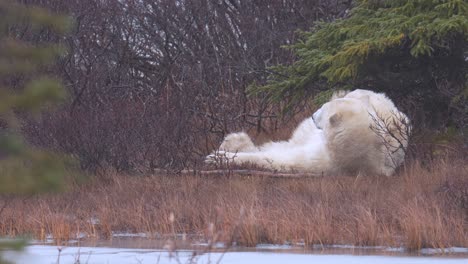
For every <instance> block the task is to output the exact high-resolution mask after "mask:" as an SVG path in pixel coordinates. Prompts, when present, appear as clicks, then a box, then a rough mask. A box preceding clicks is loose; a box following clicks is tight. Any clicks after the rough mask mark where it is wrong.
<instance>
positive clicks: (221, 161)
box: [205, 150, 237, 165]
mask: <svg viewBox="0 0 468 264" xmlns="http://www.w3.org/2000/svg"><path fill="white" fill-rule="evenodd" d="M236 156H237V153H232V152H228V151H222V150H220V151H216V152H215V153H213V154H210V155H208V156H206V158H205V163H206V164H214V165H228V164H229V163H232V162H233V161H234V159H235V158H236Z"/></svg>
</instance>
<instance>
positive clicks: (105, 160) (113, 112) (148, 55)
mask: <svg viewBox="0 0 468 264" xmlns="http://www.w3.org/2000/svg"><path fill="white" fill-rule="evenodd" d="M22 2H24V3H26V4H39V5H41V6H46V7H48V8H51V9H53V10H55V11H56V12H61V13H66V14H69V15H71V16H72V17H73V18H74V19H75V22H76V23H75V28H74V30H73V31H72V32H71V34H69V35H68V36H67V37H66V38H59V37H57V36H55V35H54V34H51V33H50V32H41V34H32V33H30V32H29V31H28V29H27V28H24V29H20V30H19V32H20V33H19V34H18V36H19V37H20V38H23V39H29V40H33V41H37V42H42V41H46V40H50V39H53V40H57V41H60V42H62V43H64V44H66V46H67V48H68V55H67V56H66V57H65V58H64V59H63V60H61V61H60V62H59V63H58V66H57V67H56V68H54V69H51V70H53V71H54V72H55V73H56V74H58V75H59V76H61V77H62V78H63V79H64V81H65V85H66V87H67V88H68V89H69V91H70V94H71V98H70V101H69V102H68V103H67V104H65V105H63V107H62V108H61V109H60V110H59V111H56V112H54V113H53V114H45V115H43V117H42V120H41V121H40V122H38V123H37V122H28V124H27V125H26V126H25V131H26V132H27V133H28V135H29V138H30V139H31V140H32V141H33V142H34V143H36V144H39V145H45V146H52V147H54V148H56V149H59V150H61V151H65V152H67V153H70V154H72V155H73V156H76V157H78V158H79V159H80V160H81V162H82V164H83V166H84V167H85V168H90V169H96V168H99V167H101V166H108V165H110V166H113V167H116V168H117V169H120V170H128V169H134V168H140V169H148V168H150V169H151V168H155V167H158V168H177V167H179V168H180V167H184V166H188V165H193V164H194V163H196V162H200V161H201V158H200V157H202V156H203V155H206V153H208V152H209V151H210V150H211V149H213V148H214V146H213V145H212V144H213V143H216V144H217V141H218V140H219V139H220V138H221V137H222V136H223V135H224V134H225V133H226V132H230V131H233V130H240V129H254V130H255V131H257V132H262V131H265V130H267V129H269V128H270V127H271V126H270V127H268V124H275V122H276V121H277V120H278V118H277V112H278V111H277V110H278V108H279V107H278V106H271V105H268V104H267V101H266V99H265V98H262V97H255V98H250V99H249V98H247V96H246V87H247V86H248V85H249V84H251V83H253V82H259V83H262V82H263V81H264V80H265V78H266V76H267V74H268V71H269V70H268V67H270V66H273V65H277V64H279V63H286V62H289V61H292V59H293V56H292V55H291V54H290V52H289V51H287V50H284V49H282V48H281V46H282V45H286V44H291V43H293V42H294V41H295V38H296V36H295V31H296V30H297V29H303V30H305V29H308V28H309V27H310V26H312V25H313V24H314V21H318V20H323V21H331V20H333V19H334V18H336V17H339V16H343V15H344V14H345V10H346V9H347V8H348V7H349V6H350V5H351V1H338V0H336V1H328V0H327V1H325V0H314V1H310V0H294V1H281V0H274V1H241V0H223V1H208V0H207V1H204V0H199V1H173V0H158V1H154V0H125V1H118V0H107V1H98V0H59V1H57V0H40V1H39V0H27V1H26V0H24V1H22ZM188 163H190V164H188Z"/></svg>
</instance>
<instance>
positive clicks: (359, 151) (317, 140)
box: [206, 90, 408, 176]
mask: <svg viewBox="0 0 468 264" xmlns="http://www.w3.org/2000/svg"><path fill="white" fill-rule="evenodd" d="M395 116H398V117H401V118H402V120H404V122H401V120H396V119H395V118H394V117H395ZM376 117H383V119H385V120H388V119H392V118H393V119H392V120H393V121H394V123H395V124H397V125H402V126H407V125H408V124H407V122H406V121H407V117H406V116H405V115H404V114H403V113H401V112H400V111H398V109H397V108H396V107H395V105H394V104H393V102H392V101H391V100H390V99H388V98H387V97H386V96H385V95H384V94H378V93H374V92H372V91H367V90H355V91H353V92H350V93H346V92H340V93H338V94H337V95H334V96H333V97H332V100H331V101H330V102H328V103H326V104H324V105H323V106H322V107H321V108H320V109H319V110H317V111H316V112H315V113H314V114H313V118H307V119H305V120H304V121H303V122H302V123H301V124H300V125H299V126H298V127H297V128H296V130H295V131H294V133H293V134H292V136H291V138H290V139H289V140H287V141H280V142H269V143H266V144H264V145H262V146H258V147H257V146H255V145H254V144H253V142H252V141H251V139H250V137H249V136H248V135H247V134H246V133H244V132H240V133H233V134H229V135H228V136H226V138H225V140H224V141H223V143H222V144H221V146H220V148H219V151H217V152H216V153H214V154H212V155H209V156H208V157H207V159H206V162H208V163H212V162H215V161H217V160H219V159H220V158H222V159H227V160H230V161H231V162H233V163H236V164H242V163H251V164H255V165H258V166H262V167H265V168H268V169H273V170H282V171H285V170H296V171H305V172H311V173H315V174H335V173H361V172H362V173H366V174H383V175H387V176H390V175H392V174H393V173H394V171H395V168H396V167H397V166H398V165H400V164H401V163H402V162H403V159H404V151H405V148H406V147H407V143H408V142H407V139H406V138H404V137H403V136H401V137H398V136H397V138H396V139H394V138H392V137H389V136H388V135H385V134H378V133H376V132H375V131H374V130H372V129H371V128H370V127H371V126H372V125H373V123H375V120H376V119H377V118H376ZM390 129H393V130H395V127H391V126H390ZM392 133H393V134H397V133H395V131H392ZM386 140H388V141H390V142H391V143H402V145H403V146H402V148H398V149H396V148H395V149H391V148H390V149H389V148H388V147H385V144H384V141H386Z"/></svg>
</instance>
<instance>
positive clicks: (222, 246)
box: [192, 242, 226, 249]
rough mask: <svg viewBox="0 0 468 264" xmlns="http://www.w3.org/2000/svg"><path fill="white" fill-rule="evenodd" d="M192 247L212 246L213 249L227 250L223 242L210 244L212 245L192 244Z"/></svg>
mask: <svg viewBox="0 0 468 264" xmlns="http://www.w3.org/2000/svg"><path fill="white" fill-rule="evenodd" d="M192 246H199V247H208V246H211V247H212V248H218V249H219V248H226V245H225V244H224V243H222V242H216V243H214V244H210V243H202V242H199V243H192Z"/></svg>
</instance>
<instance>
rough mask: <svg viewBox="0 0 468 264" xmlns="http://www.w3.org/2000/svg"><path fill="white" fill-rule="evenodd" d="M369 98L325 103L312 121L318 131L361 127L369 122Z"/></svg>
mask: <svg viewBox="0 0 468 264" xmlns="http://www.w3.org/2000/svg"><path fill="white" fill-rule="evenodd" d="M368 111H369V98H368V97H363V98H360V99H355V98H339V99H335V100H332V101H330V102H328V103H325V104H324V105H323V106H322V107H321V108H320V109H319V110H317V111H316V112H315V113H314V114H313V116H312V119H313V120H314V123H315V125H316V126H317V128H319V129H323V130H329V129H333V128H337V127H343V126H345V127H346V128H349V127H354V126H355V125H358V124H360V125H362V124H363V123H367V122H368V121H369V118H368V115H369V113H368Z"/></svg>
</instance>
